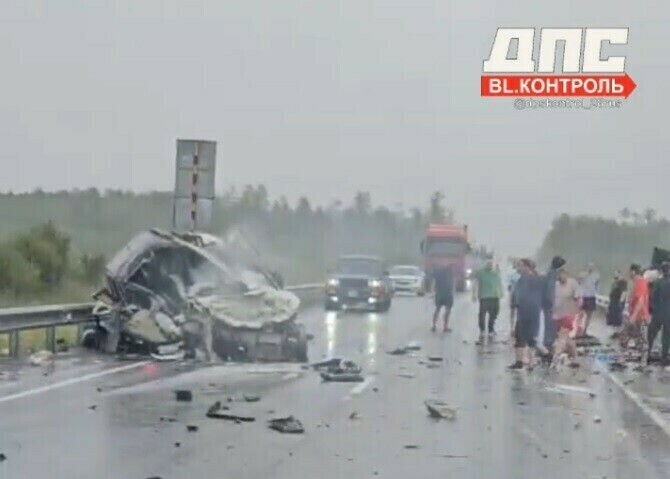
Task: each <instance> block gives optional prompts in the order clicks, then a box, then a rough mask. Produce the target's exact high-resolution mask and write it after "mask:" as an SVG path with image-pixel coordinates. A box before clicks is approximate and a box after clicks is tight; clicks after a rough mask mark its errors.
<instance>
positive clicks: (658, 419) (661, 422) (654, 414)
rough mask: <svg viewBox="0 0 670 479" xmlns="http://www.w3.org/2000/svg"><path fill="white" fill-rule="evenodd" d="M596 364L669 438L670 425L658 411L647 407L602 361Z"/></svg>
mask: <svg viewBox="0 0 670 479" xmlns="http://www.w3.org/2000/svg"><path fill="white" fill-rule="evenodd" d="M597 363H598V364H599V366H600V369H601V371H602V372H603V373H605V375H606V376H607V377H608V378H609V379H610V381H612V382H613V383H614V384H616V385H617V386H618V387H619V389H621V390H622V391H623V393H624V394H625V395H626V396H628V399H630V400H631V401H633V402H634V403H635V404H636V405H637V407H639V408H640V409H641V410H642V412H643V413H645V414H646V415H647V416H649V418H650V419H651V420H652V421H654V422H655V423H656V425H657V426H658V427H660V428H661V429H662V430H663V432H664V433H666V434H667V435H668V437H670V425H669V424H668V423H667V422H666V421H665V419H663V417H662V416H661V414H660V413H659V412H658V411H654V410H653V409H652V408H651V407H649V406H648V405H647V404H645V402H644V401H643V400H642V398H641V397H640V396H639V395H638V394H637V393H636V392H635V391H633V390H632V389H630V388H629V387H628V386H626V385H625V384H624V383H623V382H622V381H621V379H619V378H618V377H616V376H615V375H614V374H613V373H612V371H610V370H609V368H607V367H605V365H604V363H603V362H602V361H597Z"/></svg>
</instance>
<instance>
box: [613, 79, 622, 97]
mask: <svg viewBox="0 0 670 479" xmlns="http://www.w3.org/2000/svg"><path fill="white" fill-rule="evenodd" d="M623 91H624V87H623V85H620V84H619V82H618V81H616V79H613V80H612V93H613V94H614V95H623Z"/></svg>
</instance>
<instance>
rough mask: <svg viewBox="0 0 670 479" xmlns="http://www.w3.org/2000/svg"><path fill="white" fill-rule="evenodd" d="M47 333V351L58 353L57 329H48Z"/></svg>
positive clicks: (53, 327)
mask: <svg viewBox="0 0 670 479" xmlns="http://www.w3.org/2000/svg"><path fill="white" fill-rule="evenodd" d="M46 333H47V343H46V348H45V349H46V350H47V351H51V352H52V353H55V352H56V327H55V326H50V327H48V328H46Z"/></svg>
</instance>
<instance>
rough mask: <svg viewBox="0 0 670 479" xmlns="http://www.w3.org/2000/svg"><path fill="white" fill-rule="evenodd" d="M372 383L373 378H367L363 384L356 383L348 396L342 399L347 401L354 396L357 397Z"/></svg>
mask: <svg viewBox="0 0 670 479" xmlns="http://www.w3.org/2000/svg"><path fill="white" fill-rule="evenodd" d="M373 382H375V378H373V377H371V376H368V377H367V378H365V379H364V380H363V382H361V383H358V384H356V385H355V386H354V387H353V388H351V391H349V394H348V395H347V396H346V397H345V398H344V399H345V400H349V399H351V398H352V397H354V396H358V395H359V394H361V393H362V392H363V391H365V388H367V387H368V386H369V385H370V384H372V383H373Z"/></svg>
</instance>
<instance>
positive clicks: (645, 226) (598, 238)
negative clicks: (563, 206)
mask: <svg viewBox="0 0 670 479" xmlns="http://www.w3.org/2000/svg"><path fill="white" fill-rule="evenodd" d="M655 246H659V247H661V248H670V221H668V220H667V219H666V218H662V217H659V216H658V215H657V213H656V211H655V210H653V209H646V210H645V211H643V212H635V211H631V210H630V209H628V208H624V209H623V210H621V212H620V213H619V217H618V218H602V217H596V216H570V215H567V214H563V215H560V216H558V217H557V218H555V219H554V221H553V222H552V225H551V229H550V230H549V232H548V233H547V234H546V236H545V238H544V241H543V242H542V245H541V247H540V249H539V252H538V259H539V261H540V262H541V263H543V264H547V263H548V262H549V261H550V259H551V257H552V256H553V255H555V254H560V255H562V256H564V257H565V258H566V260H567V261H568V265H569V267H570V269H571V270H572V271H573V272H574V273H578V272H580V271H583V270H584V269H585V268H586V266H587V265H588V263H589V262H592V263H594V264H595V265H596V266H597V267H598V269H599V270H600V272H601V274H602V276H603V281H604V284H606V285H609V283H610V281H611V278H612V275H613V273H614V271H615V270H616V269H619V270H621V271H622V272H625V271H626V270H627V269H628V267H629V266H630V264H631V263H633V262H635V263H639V264H640V265H642V266H648V265H649V263H650V261H651V255H652V251H653V248H654V247H655Z"/></svg>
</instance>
